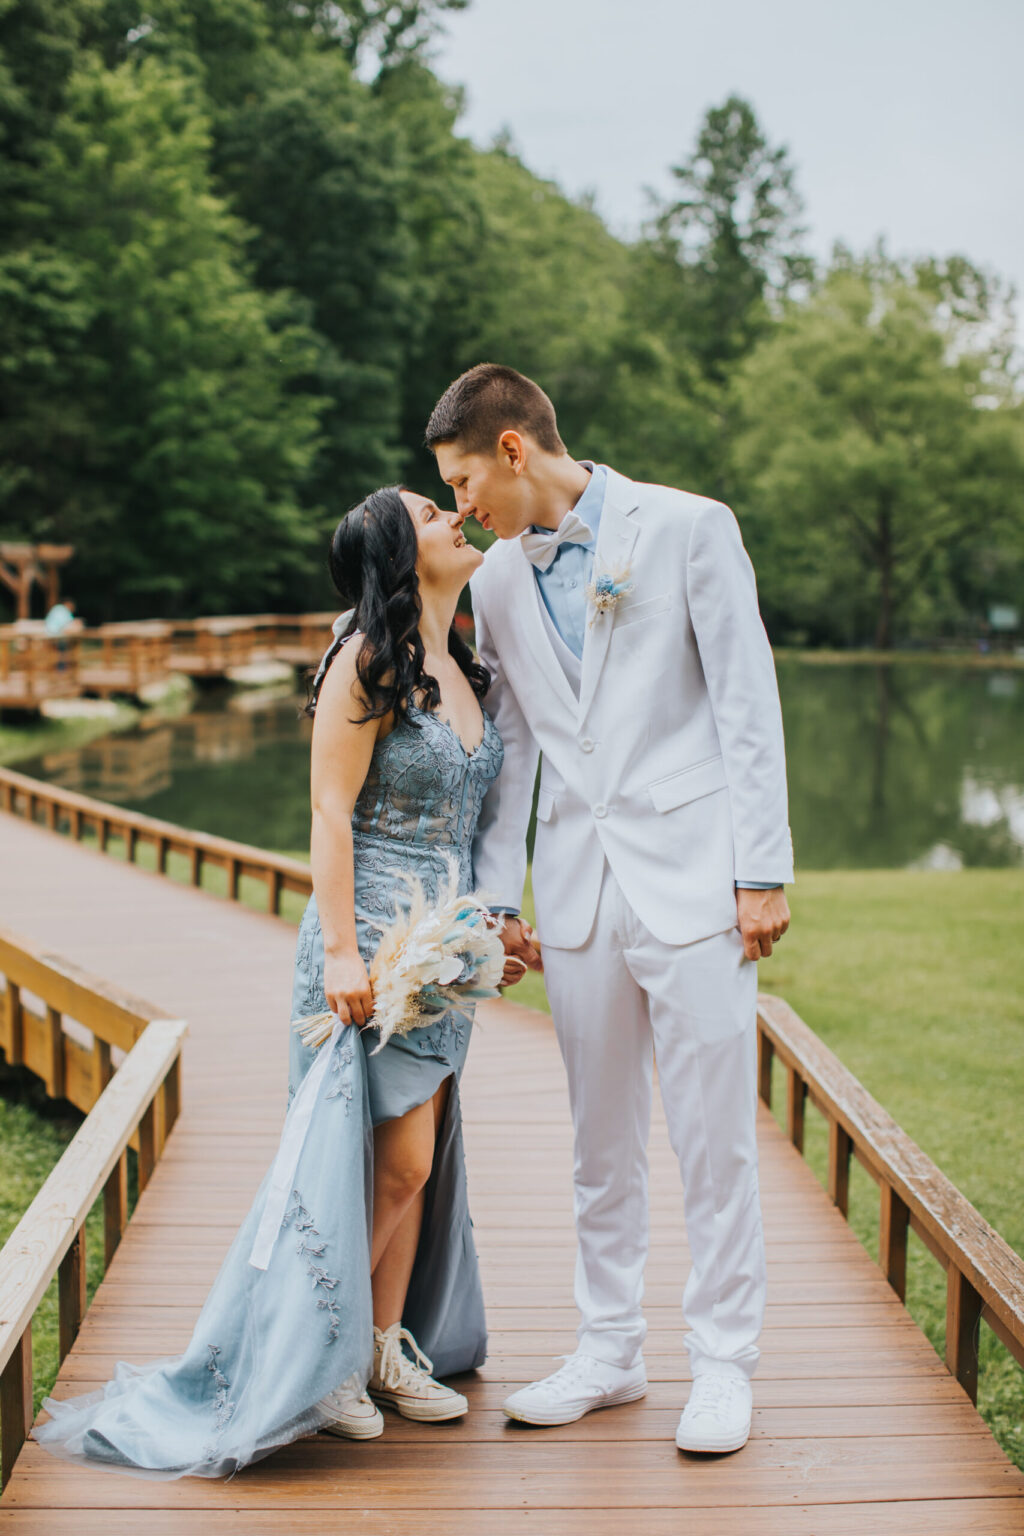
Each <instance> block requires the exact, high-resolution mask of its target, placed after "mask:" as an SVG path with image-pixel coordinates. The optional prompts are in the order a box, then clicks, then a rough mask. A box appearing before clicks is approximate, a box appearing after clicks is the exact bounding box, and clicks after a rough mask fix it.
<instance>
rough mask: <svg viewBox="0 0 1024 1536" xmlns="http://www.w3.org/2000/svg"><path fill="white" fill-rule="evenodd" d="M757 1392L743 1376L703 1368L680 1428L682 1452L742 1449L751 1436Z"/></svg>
mask: <svg viewBox="0 0 1024 1536" xmlns="http://www.w3.org/2000/svg"><path fill="white" fill-rule="evenodd" d="M752 1403H753V1393H752V1392H751V1389H750V1382H749V1381H747V1379H746V1377H743V1376H730V1375H728V1374H727V1373H726V1372H725V1371H702V1372H701V1373H700V1375H699V1376H697V1377H695V1378H694V1383H693V1387H692V1389H691V1391H690V1400H689V1402H688V1403H687V1405H686V1407H685V1408H684V1409H683V1416H682V1418H681V1419H680V1420H679V1428H678V1429H677V1430H676V1445H678V1447H679V1449H680V1450H681V1451H719V1452H724V1451H738V1450H739V1449H740V1448H741V1446H744V1445H746V1443H747V1440H748V1438H749V1436H750V1413H751V1407H752Z"/></svg>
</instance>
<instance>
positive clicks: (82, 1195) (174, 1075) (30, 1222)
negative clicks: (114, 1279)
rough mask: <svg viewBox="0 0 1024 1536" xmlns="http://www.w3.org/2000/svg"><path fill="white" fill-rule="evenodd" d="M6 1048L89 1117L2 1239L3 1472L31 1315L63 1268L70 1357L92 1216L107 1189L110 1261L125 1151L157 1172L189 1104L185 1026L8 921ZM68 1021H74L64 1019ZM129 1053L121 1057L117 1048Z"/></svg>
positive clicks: (142, 1173) (27, 1380) (124, 1195)
mask: <svg viewBox="0 0 1024 1536" xmlns="http://www.w3.org/2000/svg"><path fill="white" fill-rule="evenodd" d="M0 978H2V979H3V981H4V990H3V992H2V993H0V1018H2V1022H3V1034H2V1040H0V1043H2V1046H3V1052H4V1056H5V1057H6V1060H7V1062H8V1064H10V1065H22V1066H25V1067H27V1068H28V1069H29V1070H30V1071H32V1072H34V1073H36V1075H37V1076H39V1077H40V1078H42V1080H43V1082H44V1083H45V1085H46V1092H47V1094H48V1095H49V1096H50V1097H51V1098H55V1099H61V1098H66V1099H70V1100H71V1102H72V1103H74V1104H77V1105H78V1106H79V1107H80V1108H83V1109H86V1110H87V1111H88V1113H87V1116H86V1120H85V1122H84V1124H83V1125H82V1126H81V1127H80V1129H79V1131H78V1132H77V1134H76V1135H75V1137H74V1139H73V1140H72V1141H71V1142H70V1144H69V1145H68V1147H67V1148H66V1149H65V1151H64V1154H63V1156H62V1157H61V1159H60V1161H59V1162H58V1164H57V1166H56V1168H54V1170H53V1172H52V1173H51V1174H50V1176H49V1178H48V1179H47V1180H46V1182H45V1184H44V1185H43V1187H42V1189H41V1190H40V1191H39V1193H38V1195H37V1196H36V1198H35V1199H34V1200H33V1201H32V1204H31V1205H30V1206H29V1208H28V1210H27V1211H26V1212H25V1214H24V1216H23V1217H22V1218H21V1220H20V1221H19V1223H18V1225H17V1226H16V1227H15V1229H14V1231H13V1232H12V1233H11V1235H10V1237H9V1238H8V1239H7V1242H6V1243H5V1244H4V1246H3V1248H2V1250H0V1472H2V1479H3V1482H4V1483H6V1481H7V1479H8V1478H9V1477H10V1473H11V1468H12V1467H13V1465H14V1461H15V1458H16V1457H17V1455H18V1452H19V1451H20V1449H21V1447H22V1445H23V1444H24V1442H25V1438H26V1436H27V1434H28V1431H29V1429H30V1427H31V1424H32V1416H33V1415H32V1408H33V1390H32V1318H33V1316H34V1314H35V1311H36V1308H37V1307H38V1305H39V1302H40V1300H41V1298H42V1296H43V1294H44V1292H45V1291H46V1289H47V1287H48V1286H49V1284H50V1282H51V1280H52V1279H53V1277H54V1275H57V1276H58V1313H59V1350H60V1358H61V1360H63V1359H64V1357H65V1355H66V1354H67V1352H68V1350H69V1349H70V1348H71V1346H72V1344H73V1343H74V1340H75V1337H76V1335H77V1333H78V1330H79V1327H80V1326H81V1322H82V1318H83V1317H84V1316H85V1311H86V1306H87V1296H86V1268H85V1221H86V1217H87V1216H88V1214H89V1212H90V1210H91V1209H92V1207H93V1205H94V1203H95V1202H96V1200H97V1199H99V1197H100V1195H102V1196H103V1230H104V1243H103V1247H104V1268H105V1267H106V1265H108V1264H109V1263H110V1260H111V1258H112V1257H113V1254H114V1251H115V1249H116V1248H117V1245H118V1243H119V1242H120V1240H121V1235H122V1233H123V1232H124V1229H125V1225H126V1223H127V1220H128V1155H127V1149H128V1147H129V1146H130V1145H132V1144H134V1145H135V1146H136V1148H137V1150H138V1183H139V1189H140V1190H142V1189H144V1188H145V1186H146V1184H147V1183H148V1182H149V1179H150V1175H151V1174H152V1171H153V1168H154V1166H155V1165H156V1162H157V1160H158V1159H159V1157H160V1155H161V1153H162V1151H163V1148H164V1143H165V1142H166V1139H167V1136H168V1133H169V1132H170V1129H171V1127H172V1126H173V1124H174V1122H175V1120H176V1119H177V1117H178V1111H179V1108H180V1104H181V1078H180V1060H181V1045H182V1040H183V1038H184V1036H185V1033H186V1026H185V1025H184V1024H183V1023H182V1022H181V1021H180V1020H176V1019H170V1018H167V1017H166V1016H164V1015H163V1014H162V1013H161V1011H160V1010H159V1009H156V1008H151V1007H149V1006H148V1005H147V1004H145V1003H142V1002H139V1001H138V1000H137V999H135V998H131V997H129V996H128V995H127V994H126V993H123V992H120V991H118V990H117V989H116V988H114V987H111V986H108V985H107V984H106V983H105V982H102V981H98V980H97V979H96V978H95V977H92V976H89V975H87V974H86V973H85V972H83V971H80V970H79V969H78V968H77V967H75V966H73V965H71V964H69V963H68V962H67V961H63V960H59V959H57V958H55V957H54V956H53V955H48V954H44V953H43V952H42V951H41V950H39V949H38V947H37V946H35V945H33V944H30V943H29V942H28V941H27V940H24V939H21V938H18V937H16V936H15V935H14V934H11V933H8V932H6V931H4V930H0ZM66 1025H67V1027H66ZM114 1052H116V1053H118V1055H119V1056H120V1053H121V1052H124V1053H126V1054H124V1056H123V1059H121V1061H120V1065H118V1066H116V1070H115V1061H114V1059H113V1055H112V1053H114Z"/></svg>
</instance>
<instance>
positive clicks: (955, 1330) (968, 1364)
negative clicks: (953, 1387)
mask: <svg viewBox="0 0 1024 1536" xmlns="http://www.w3.org/2000/svg"><path fill="white" fill-rule="evenodd" d="M981 1305H982V1303H981V1297H980V1296H979V1295H978V1293H977V1291H976V1290H975V1289H974V1286H973V1285H972V1284H971V1282H970V1281H969V1280H968V1279H967V1277H966V1275H964V1274H963V1273H962V1272H961V1271H960V1270H959V1269H958V1268H957V1266H956V1264H955V1263H954V1262H953V1259H952V1258H950V1260H949V1263H948V1265H947V1266H946V1365H947V1367H948V1369H949V1370H950V1371H951V1372H952V1374H953V1375H954V1376H955V1377H956V1379H957V1381H958V1382H959V1383H960V1385H961V1386H962V1387H963V1389H964V1391H965V1392H966V1393H967V1396H968V1397H969V1398H970V1400H971V1402H972V1403H976V1402H977V1401H978V1333H979V1330H980V1324H981Z"/></svg>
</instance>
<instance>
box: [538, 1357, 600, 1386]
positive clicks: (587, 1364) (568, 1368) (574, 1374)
mask: <svg viewBox="0 0 1024 1536" xmlns="http://www.w3.org/2000/svg"><path fill="white" fill-rule="evenodd" d="M558 1358H559V1360H564V1361H565V1364H564V1365H560V1366H559V1368H558V1370H557V1371H553V1372H552V1374H551V1376H549V1377H548V1380H549V1381H553V1380H554V1378H555V1377H556V1376H557V1377H558V1378H559V1379H560V1380H561V1381H580V1380H581V1379H582V1380H584V1381H590V1380H592V1378H593V1372H592V1370H591V1365H592V1362H591V1361H590V1360H588V1358H587V1356H586V1355H559V1356H558Z"/></svg>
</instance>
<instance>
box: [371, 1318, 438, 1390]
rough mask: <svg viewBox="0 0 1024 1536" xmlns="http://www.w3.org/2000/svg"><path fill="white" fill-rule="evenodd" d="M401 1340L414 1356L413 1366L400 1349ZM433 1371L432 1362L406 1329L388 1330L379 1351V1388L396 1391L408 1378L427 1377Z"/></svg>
mask: <svg viewBox="0 0 1024 1536" xmlns="http://www.w3.org/2000/svg"><path fill="white" fill-rule="evenodd" d="M403 1339H404V1341H405V1342H406V1344H408V1346H409V1348H410V1349H411V1350H412V1352H413V1354H414V1355H415V1356H416V1363H415V1364H414V1363H413V1362H412V1361H411V1360H410V1359H409V1357H408V1355H406V1354H405V1353H404V1351H403V1349H402V1341H403ZM433 1369H434V1366H433V1362H432V1361H430V1360H428V1359H427V1357H426V1355H425V1354H424V1353H423V1351H422V1349H420V1347H419V1345H418V1344H417V1343H416V1340H415V1339H414V1338H413V1336H412V1334H411V1333H410V1332H409V1330H408V1328H394V1329H392V1328H389V1329H388V1331H387V1333H386V1334H385V1335H384V1343H383V1345H382V1346H381V1351H380V1381H381V1386H383V1387H387V1388H388V1389H389V1391H397V1389H398V1388H399V1387H400V1386H402V1384H403V1382H404V1381H406V1379H407V1378H408V1377H409V1376H413V1377H416V1376H419V1375H420V1374H421V1373H422V1374H423V1375H424V1376H429V1375H430V1374H431V1372H432V1371H433Z"/></svg>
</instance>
